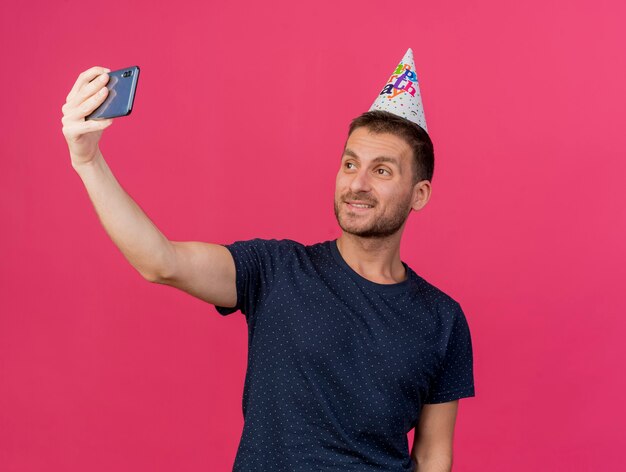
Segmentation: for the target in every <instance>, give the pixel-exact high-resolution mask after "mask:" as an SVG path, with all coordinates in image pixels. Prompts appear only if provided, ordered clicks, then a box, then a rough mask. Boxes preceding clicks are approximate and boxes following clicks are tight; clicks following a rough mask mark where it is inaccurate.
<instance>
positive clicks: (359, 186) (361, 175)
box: [350, 169, 371, 193]
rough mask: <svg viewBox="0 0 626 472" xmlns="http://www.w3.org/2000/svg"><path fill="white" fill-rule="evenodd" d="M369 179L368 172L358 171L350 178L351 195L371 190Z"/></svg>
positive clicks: (364, 170)
mask: <svg viewBox="0 0 626 472" xmlns="http://www.w3.org/2000/svg"><path fill="white" fill-rule="evenodd" d="M369 179H370V177H369V174H368V170H367V169H359V171H358V172H357V173H356V174H354V176H353V177H352V181H351V182H350V190H352V192H353V193H359V192H369V191H370V190H371V185H370V180H369Z"/></svg>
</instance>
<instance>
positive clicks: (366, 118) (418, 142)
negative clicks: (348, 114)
mask: <svg viewBox="0 0 626 472" xmlns="http://www.w3.org/2000/svg"><path fill="white" fill-rule="evenodd" d="M361 127H364V128H367V129H368V130H369V131H370V132H372V133H390V134H393V135H396V136H398V137H399V138H402V139H404V140H405V141H406V142H407V144H408V145H409V146H410V147H411V149H413V158H414V159H413V184H414V185H415V184H416V183H417V182H419V181H420V180H429V181H432V180H433V172H434V171H435V153H434V150H433V142H432V141H431V140H430V136H428V133H427V132H426V131H425V130H424V129H423V128H422V127H421V126H419V125H418V124H417V123H413V122H412V121H409V120H407V119H406V118H402V117H401V116H398V115H394V114H393V113H390V112H388V111H383V110H371V111H367V112H365V113H363V114H362V115H360V116H358V117H356V118H355V119H353V120H352V122H351V123H350V128H349V131H348V137H350V135H351V134H352V132H353V131H354V130H355V129H357V128H361Z"/></svg>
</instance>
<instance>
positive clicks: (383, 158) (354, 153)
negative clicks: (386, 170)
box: [342, 148, 400, 169]
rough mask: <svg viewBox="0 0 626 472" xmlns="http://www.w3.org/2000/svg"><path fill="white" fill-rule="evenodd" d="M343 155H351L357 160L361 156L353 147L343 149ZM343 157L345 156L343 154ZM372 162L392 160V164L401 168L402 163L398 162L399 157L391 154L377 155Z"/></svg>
mask: <svg viewBox="0 0 626 472" xmlns="http://www.w3.org/2000/svg"><path fill="white" fill-rule="evenodd" d="M343 155H344V156H350V157H354V158H355V159H357V160H360V159H359V156H358V154H357V153H356V152H354V151H353V150H352V149H350V148H346V149H345V150H344V151H343ZM342 157H343V156H342ZM372 162H390V163H391V164H394V165H395V166H396V167H397V168H398V169H400V163H399V162H398V160H397V159H395V158H393V157H389V156H378V157H375V158H374V159H372Z"/></svg>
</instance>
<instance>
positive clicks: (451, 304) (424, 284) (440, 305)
mask: <svg viewBox="0 0 626 472" xmlns="http://www.w3.org/2000/svg"><path fill="white" fill-rule="evenodd" d="M409 270H410V273H411V277H412V280H413V284H412V289H413V291H414V293H416V294H417V296H418V297H419V298H420V299H421V301H422V302H423V303H424V304H425V305H427V306H428V308H429V309H430V310H431V311H432V312H434V313H436V314H437V315H438V317H439V318H443V320H444V321H447V322H452V321H454V319H455V318H456V317H458V316H459V315H463V310H462V308H461V304H460V303H459V302H458V301H457V300H456V299H455V298H453V297H452V296H451V295H450V294H449V293H447V292H445V291H444V290H442V289H441V288H439V287H437V286H435V285H434V284H432V283H431V282H429V281H427V280H426V279H424V278H423V277H421V276H420V275H418V274H417V273H416V272H414V271H413V270H412V269H409Z"/></svg>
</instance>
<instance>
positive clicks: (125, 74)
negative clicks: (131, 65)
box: [122, 70, 133, 77]
mask: <svg viewBox="0 0 626 472" xmlns="http://www.w3.org/2000/svg"><path fill="white" fill-rule="evenodd" d="M131 75H133V71H132V70H127V71H126V72H124V73H123V74H122V77H130V76H131Z"/></svg>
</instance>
